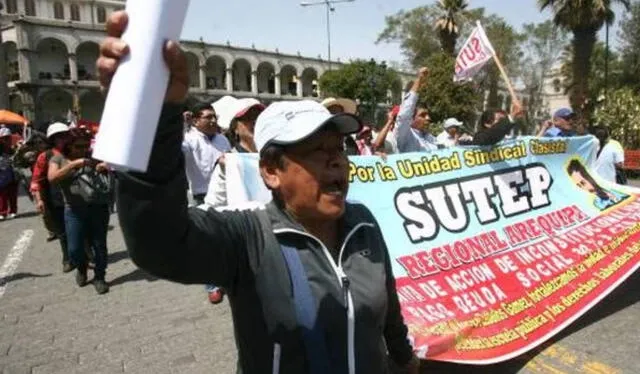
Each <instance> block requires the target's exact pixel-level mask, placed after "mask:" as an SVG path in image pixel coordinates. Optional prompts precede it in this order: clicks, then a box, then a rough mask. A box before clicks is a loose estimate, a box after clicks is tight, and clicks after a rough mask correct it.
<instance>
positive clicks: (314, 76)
mask: <svg viewBox="0 0 640 374" xmlns="http://www.w3.org/2000/svg"><path fill="white" fill-rule="evenodd" d="M301 79H302V96H305V97H318V72H317V71H316V69H315V68H312V67H308V68H306V69H304V70H303V71H302V76H301Z"/></svg>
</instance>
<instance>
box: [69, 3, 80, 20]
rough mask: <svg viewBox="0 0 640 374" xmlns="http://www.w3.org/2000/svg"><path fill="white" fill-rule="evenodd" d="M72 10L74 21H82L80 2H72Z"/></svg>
mask: <svg viewBox="0 0 640 374" xmlns="http://www.w3.org/2000/svg"><path fill="white" fill-rule="evenodd" d="M70 12H71V20H72V21H80V8H79V7H78V4H71V9H70Z"/></svg>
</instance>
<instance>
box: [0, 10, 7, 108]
mask: <svg viewBox="0 0 640 374" xmlns="http://www.w3.org/2000/svg"><path fill="white" fill-rule="evenodd" d="M2 10H3V5H2V3H0V109H9V87H8V86H7V61H6V56H5V54H6V52H5V49H4V45H3V42H2V18H3V16H2Z"/></svg>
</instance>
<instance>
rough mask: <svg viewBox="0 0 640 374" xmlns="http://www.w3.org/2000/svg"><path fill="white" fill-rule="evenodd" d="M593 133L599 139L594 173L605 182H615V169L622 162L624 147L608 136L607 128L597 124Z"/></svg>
mask: <svg viewBox="0 0 640 374" xmlns="http://www.w3.org/2000/svg"><path fill="white" fill-rule="evenodd" d="M593 134H594V135H595V136H596V138H598V140H599V141H600V148H599V149H598V158H597V159H596V173H598V175H600V178H602V179H604V180H606V181H607V182H611V183H616V169H620V168H622V165H623V164H624V149H623V148H622V145H621V144H620V143H618V142H617V141H615V140H613V139H611V137H610V136H609V129H608V128H606V127H604V126H598V127H596V128H595V129H594V132H593Z"/></svg>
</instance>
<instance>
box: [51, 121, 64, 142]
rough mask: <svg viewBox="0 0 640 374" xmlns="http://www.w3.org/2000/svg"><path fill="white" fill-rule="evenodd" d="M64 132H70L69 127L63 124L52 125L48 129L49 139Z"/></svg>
mask: <svg viewBox="0 0 640 374" xmlns="http://www.w3.org/2000/svg"><path fill="white" fill-rule="evenodd" d="M63 132H69V126H67V125H65V124H64V123H61V122H55V123H52V124H50V125H49V127H47V138H48V139H50V138H51V137H52V136H54V135H56V134H60V133H63Z"/></svg>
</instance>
